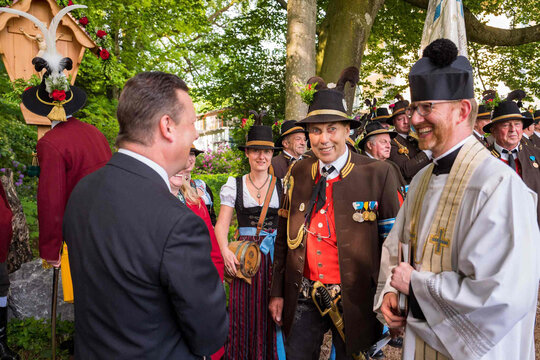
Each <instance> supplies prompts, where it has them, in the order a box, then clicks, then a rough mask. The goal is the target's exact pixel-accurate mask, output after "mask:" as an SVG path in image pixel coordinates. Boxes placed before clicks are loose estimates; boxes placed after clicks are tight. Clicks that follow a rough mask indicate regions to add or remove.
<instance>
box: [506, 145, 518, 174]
mask: <svg viewBox="0 0 540 360" xmlns="http://www.w3.org/2000/svg"><path fill="white" fill-rule="evenodd" d="M503 153H505V154H508V166H510V167H511V168H512V170H514V171H516V160H515V159H514V154H515V153H517V150H516V149H514V150H512V151H508V150H506V149H503Z"/></svg>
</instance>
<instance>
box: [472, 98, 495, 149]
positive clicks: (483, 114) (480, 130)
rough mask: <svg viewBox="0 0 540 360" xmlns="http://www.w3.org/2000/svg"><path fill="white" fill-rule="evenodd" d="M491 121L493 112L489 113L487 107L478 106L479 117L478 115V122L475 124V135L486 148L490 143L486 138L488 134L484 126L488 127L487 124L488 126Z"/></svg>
mask: <svg viewBox="0 0 540 360" xmlns="http://www.w3.org/2000/svg"><path fill="white" fill-rule="evenodd" d="M490 121H491V111H489V109H488V108H487V107H486V105H484V104H481V105H480V106H478V115H476V121H475V122H474V127H473V135H474V137H475V138H476V139H477V140H478V141H480V142H481V143H482V145H484V146H485V147H488V146H489V143H488V140H487V138H486V136H485V135H486V133H485V132H484V126H486V124H488V123H489V122H490Z"/></svg>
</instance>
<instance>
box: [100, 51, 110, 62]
mask: <svg viewBox="0 0 540 360" xmlns="http://www.w3.org/2000/svg"><path fill="white" fill-rule="evenodd" d="M110 56H111V54H110V53H109V52H108V51H107V49H101V50H100V51H99V57H100V58H102V59H103V60H107V59H108V58H109V57H110Z"/></svg>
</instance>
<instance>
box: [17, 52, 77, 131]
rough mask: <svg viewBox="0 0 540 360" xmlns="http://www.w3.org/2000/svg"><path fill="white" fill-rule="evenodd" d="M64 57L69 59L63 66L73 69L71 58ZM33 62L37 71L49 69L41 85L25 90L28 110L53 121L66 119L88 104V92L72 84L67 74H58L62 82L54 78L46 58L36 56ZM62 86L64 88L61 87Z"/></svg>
mask: <svg viewBox="0 0 540 360" xmlns="http://www.w3.org/2000/svg"><path fill="white" fill-rule="evenodd" d="M64 59H67V60H64V61H63V62H62V66H64V69H67V70H71V68H72V65H71V59H69V58H64ZM32 63H33V64H34V67H35V68H36V71H38V72H41V70H43V69H47V72H45V74H44V75H43V79H42V81H41V84H39V86H32V87H30V88H28V89H26V90H25V91H24V92H23V94H22V102H23V104H24V106H25V107H26V108H27V109H28V110H30V111H31V112H33V113H34V114H37V115H40V116H46V117H47V118H49V120H51V121H54V120H56V121H66V117H67V116H69V115H72V114H74V113H75V112H77V111H78V110H80V109H81V108H82V107H83V106H84V105H85V104H86V93H85V92H84V91H83V90H81V89H80V88H78V87H76V86H72V85H70V84H69V83H68V82H67V79H66V78H65V75H63V74H61V75H59V76H58V75H57V76H56V79H60V80H62V83H60V82H58V81H56V80H53V79H52V76H51V73H50V72H49V67H48V65H47V63H46V61H45V60H43V59H42V58H39V57H36V58H34V59H33V60H32ZM51 82H55V83H54V84H52V83H51ZM47 83H49V89H47ZM62 87H63V89H61V88H62ZM47 90H49V91H50V92H49V91H47Z"/></svg>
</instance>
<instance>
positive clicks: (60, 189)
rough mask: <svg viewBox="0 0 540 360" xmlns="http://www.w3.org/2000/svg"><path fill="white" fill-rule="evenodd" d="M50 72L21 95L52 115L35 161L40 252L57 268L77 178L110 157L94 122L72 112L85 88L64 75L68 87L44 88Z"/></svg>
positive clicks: (30, 106) (83, 98)
mask: <svg viewBox="0 0 540 360" xmlns="http://www.w3.org/2000/svg"><path fill="white" fill-rule="evenodd" d="M36 59H40V58H36ZM64 59H67V60H69V61H68V62H67V63H68V64H69V65H68V66H67V67H66V68H67V69H68V70H69V69H71V59H69V58H64ZM43 61H45V60H43V59H41V60H39V61H34V62H33V63H34V64H35V66H36V71H40V70H41V69H42V68H43V66H44V65H43V64H42V62H43ZM64 63H65V62H64ZM64 63H62V64H64ZM46 68H47V69H49V68H52V69H53V68H54V66H52V64H48V65H47V67H46ZM49 76H52V74H50V73H49V72H48V71H47V72H46V73H45V75H44V76H43V81H42V82H41V84H40V85H39V86H34V87H31V88H29V89H27V90H26V91H25V92H24V93H23V97H22V100H23V103H24V105H25V106H26V108H27V109H28V110H30V111H32V112H33V113H36V114H38V115H41V116H48V117H49V119H50V120H51V130H50V131H49V132H47V133H46V134H45V135H44V136H43V137H42V138H41V139H39V141H38V143H37V157H38V161H39V166H40V175H39V184H38V193H37V205H38V220H39V255H40V257H41V258H42V259H44V260H46V261H47V262H48V263H49V264H50V265H52V266H54V267H59V266H60V254H61V251H62V239H63V237H62V219H63V217H64V210H65V207H66V204H67V201H68V198H69V195H70V194H71V191H72V190H73V188H74V187H75V185H76V184H77V183H78V182H79V180H80V179H82V178H83V177H85V176H86V175H88V174H90V173H92V172H94V171H95V170H97V169H99V168H101V167H102V166H104V165H105V164H106V163H107V161H109V159H110V157H111V148H110V147H109V143H108V142H107V139H106V138H105V136H103V134H102V133H101V132H100V131H99V130H98V129H97V128H96V127H95V126H93V125H89V124H86V123H83V122H81V121H79V120H78V119H76V118H74V117H72V116H71V115H72V114H73V113H75V112H77V111H78V110H79V109H81V108H82V107H83V106H84V104H85V103H86V94H85V93H84V91H83V90H81V89H80V88H78V87H76V86H70V85H69V84H68V83H67V79H65V76H64V78H63V79H62V80H63V81H64V82H65V84H64V86H65V88H67V89H68V90H67V91H65V90H61V89H57V88H55V87H52V88H48V87H47V86H46V85H45V82H46V81H45V80H46V79H47V78H48V77H49ZM59 94H60V95H61V96H60V97H59ZM55 99H56V100H55ZM58 106H60V107H62V109H63V113H61V115H60V117H57V112H56V110H57V109H58Z"/></svg>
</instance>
